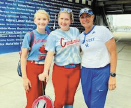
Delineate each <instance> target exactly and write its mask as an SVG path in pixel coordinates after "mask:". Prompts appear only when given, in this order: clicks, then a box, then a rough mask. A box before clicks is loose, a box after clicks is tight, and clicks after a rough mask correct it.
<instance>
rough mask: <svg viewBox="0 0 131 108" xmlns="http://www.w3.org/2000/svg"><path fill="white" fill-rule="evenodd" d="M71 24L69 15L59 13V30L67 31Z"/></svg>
mask: <svg viewBox="0 0 131 108" xmlns="http://www.w3.org/2000/svg"><path fill="white" fill-rule="evenodd" d="M71 23H72V19H71V15H70V14H69V13H67V12H61V13H60V14H59V17H58V24H59V26H60V29H61V30H63V31H67V30H69V27H70V24H71Z"/></svg>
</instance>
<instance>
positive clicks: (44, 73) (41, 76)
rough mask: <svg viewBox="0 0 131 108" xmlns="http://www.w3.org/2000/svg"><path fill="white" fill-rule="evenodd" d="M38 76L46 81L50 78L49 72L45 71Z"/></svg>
mask: <svg viewBox="0 0 131 108" xmlns="http://www.w3.org/2000/svg"><path fill="white" fill-rule="evenodd" d="M38 77H39V80H40V81H46V82H48V80H49V74H48V72H43V73H41V74H39V76H38Z"/></svg>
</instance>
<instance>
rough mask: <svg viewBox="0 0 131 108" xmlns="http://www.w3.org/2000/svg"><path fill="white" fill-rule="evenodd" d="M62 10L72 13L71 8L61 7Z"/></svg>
mask: <svg viewBox="0 0 131 108" xmlns="http://www.w3.org/2000/svg"><path fill="white" fill-rule="evenodd" d="M60 12H67V13H71V12H72V10H71V9H69V8H60Z"/></svg>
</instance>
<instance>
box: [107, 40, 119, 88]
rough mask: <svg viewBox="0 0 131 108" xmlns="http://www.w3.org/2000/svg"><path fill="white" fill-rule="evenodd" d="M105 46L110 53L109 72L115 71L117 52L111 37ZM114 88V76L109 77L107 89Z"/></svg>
mask: <svg viewBox="0 0 131 108" xmlns="http://www.w3.org/2000/svg"><path fill="white" fill-rule="evenodd" d="M106 47H107V48H108V51H109V53H110V72H113V73H115V72H116V66H117V52H116V44H115V40H114V39H113V38H112V39H110V40H109V41H108V42H106ZM115 88H116V77H111V76H110V78H109V90H114V89H115Z"/></svg>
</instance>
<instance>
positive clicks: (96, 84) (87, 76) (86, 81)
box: [81, 64, 110, 108]
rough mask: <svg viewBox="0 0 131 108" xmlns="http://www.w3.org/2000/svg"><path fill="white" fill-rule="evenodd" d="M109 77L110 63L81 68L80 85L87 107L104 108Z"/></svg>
mask: <svg viewBox="0 0 131 108" xmlns="http://www.w3.org/2000/svg"><path fill="white" fill-rule="evenodd" d="M109 77H110V64H108V65H106V66H105V67H102V68H85V67H82V69H81V85H82V91H83V95H84V99H85V102H86V105H87V106H88V108H104V105H105V100H106V95H107V91H108V80H109Z"/></svg>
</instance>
